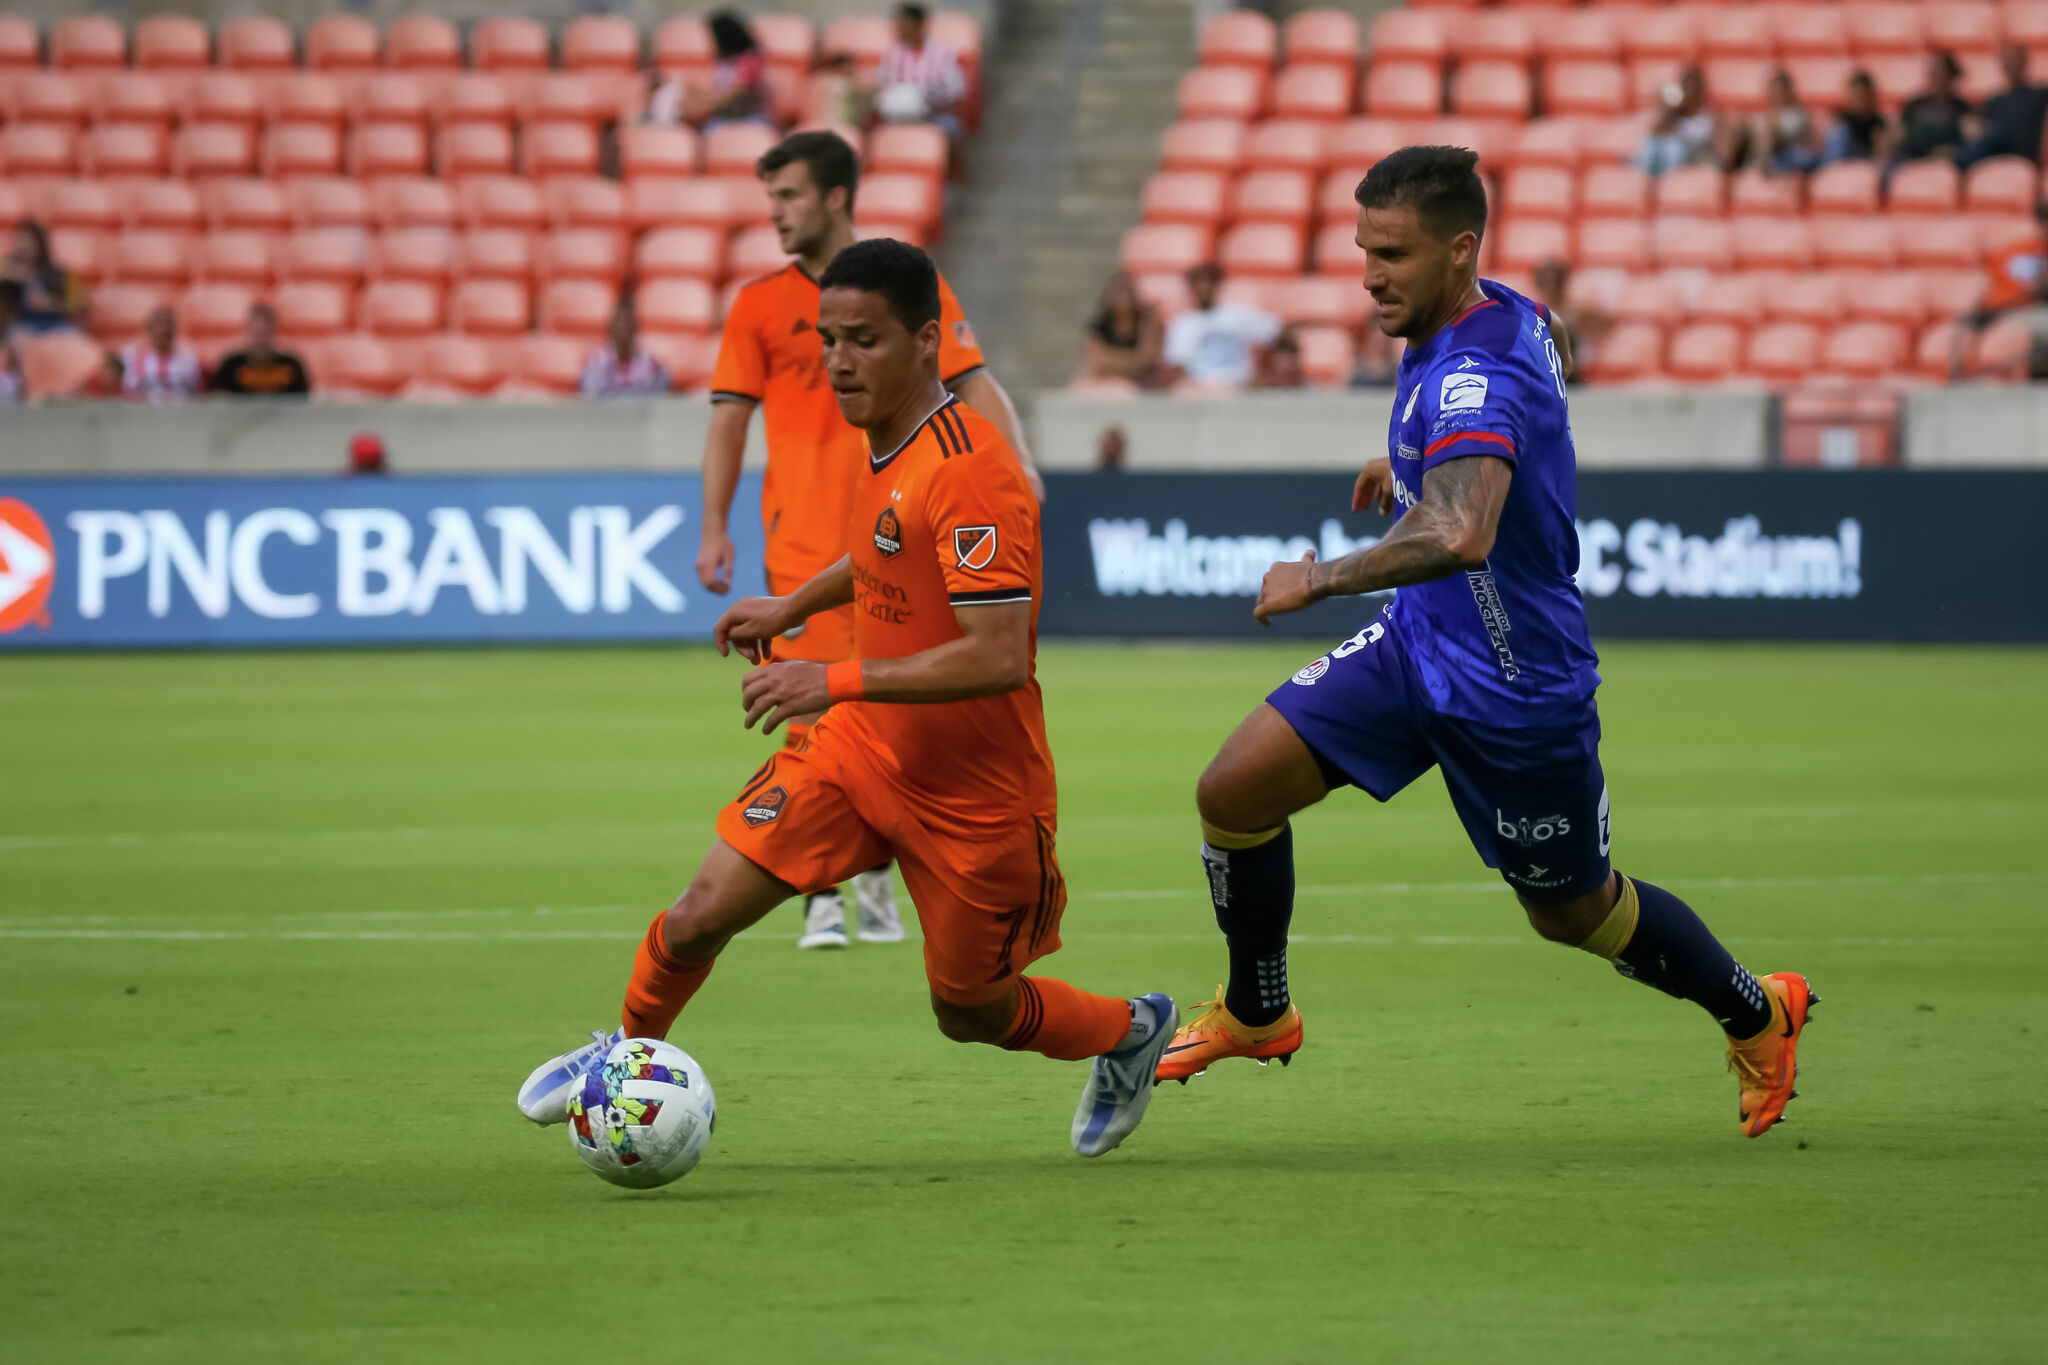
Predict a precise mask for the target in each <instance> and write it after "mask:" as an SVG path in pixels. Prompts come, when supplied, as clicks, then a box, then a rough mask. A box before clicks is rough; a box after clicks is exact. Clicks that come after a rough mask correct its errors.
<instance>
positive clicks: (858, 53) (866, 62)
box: [789, 14, 896, 70]
mask: <svg viewBox="0 0 2048 1365" xmlns="http://www.w3.org/2000/svg"><path fill="white" fill-rule="evenodd" d="M895 41H896V38H895V35H894V33H892V32H891V30H890V24H889V21H888V20H887V19H885V18H883V17H882V16H881V15H879V14H849V15H847V16H846V17H844V18H842V19H836V20H834V21H833V22H832V23H830V24H828V25H826V26H825V32H824V34H823V36H822V37H821V38H820V39H819V42H818V46H819V47H820V48H822V49H823V50H824V51H826V52H844V53H846V54H848V55H849V56H851V57H852V58H853V60H854V62H855V63H856V64H857V65H858V66H860V67H861V68H862V69H863V70H868V69H872V68H873V67H874V66H875V64H876V63H878V62H880V61H881V60H882V54H883V53H884V52H886V51H888V50H889V45H890V44H891V43H893V42H895ZM809 59H810V54H809V53H808V52H806V53H805V54H803V57H802V60H803V61H805V62H806V63H807V62H808V61H809ZM795 63H796V56H795V54H794V53H792V54H791V60H790V63H789V64H790V65H795Z"/></svg>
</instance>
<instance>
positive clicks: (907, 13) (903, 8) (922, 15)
mask: <svg viewBox="0 0 2048 1365" xmlns="http://www.w3.org/2000/svg"><path fill="white" fill-rule="evenodd" d="M896 17H897V18H898V19H910V20H913V21H915V22H916V23H920V24H922V23H924V22H925V21H926V20H928V19H930V18H931V17H932V16H931V11H930V10H928V9H926V8H925V7H924V6H923V5H916V4H902V5H898V6H897V7H896Z"/></svg>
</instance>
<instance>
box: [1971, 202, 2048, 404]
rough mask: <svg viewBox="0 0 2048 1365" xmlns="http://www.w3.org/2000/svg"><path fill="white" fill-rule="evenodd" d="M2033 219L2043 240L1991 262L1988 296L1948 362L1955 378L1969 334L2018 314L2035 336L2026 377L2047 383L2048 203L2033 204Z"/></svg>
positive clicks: (2024, 244)
mask: <svg viewBox="0 0 2048 1365" xmlns="http://www.w3.org/2000/svg"><path fill="white" fill-rule="evenodd" d="M2034 221H2035V222H2036V223H2037V224H2039V225H2040V227H2041V230H2042V236H2041V237H2036V238H2034V239H2032V240H2030V241H2024V242H2015V243H2014V244H2013V245H2011V246H2009V247H2007V248H2006V249H2005V250H2004V251H2001V252H2000V253H1999V254H1998V255H1996V256H1994V257H1993V258H1992V260H1991V278H1990V280H1989V281H1988V282H1987V283H1986V284H1985V287H1984V295H1983V297H1982V298H1981V299H1979V300H1978V303H1977V307H1976V308H1975V310H1973V311H1972V312H1970V313H1969V314H1967V315H1966V316H1964V318H1963V319H1962V323H1963V325H1962V326H1961V327H1958V328H1957V329H1956V338H1955V352H1954V354H1953V355H1952V356H1951V359H1950V364H1949V373H1950V377H1951V378H1955V377H1957V373H1958V372H1959V371H1960V369H1961V368H1962V348H1963V344H1964V340H1965V338H1966V336H1967V335H1968V334H1970V333H1977V332H1982V331H1983V330H1984V329H1985V328H1986V327H1989V326H1990V325H1991V324H1992V323H1993V322H1996V321H1997V320H1998V319H2000V318H2002V317H2011V316H2017V317H2019V318H2021V319H2022V320H2024V321H2025V322H2026V324H2027V326H2028V329H2029V330H2030V331H2031V332H2032V333H2033V335H2034V345H2033V350H2032V353H2031V354H2030V355H2029V357H2028V363H2027V375H2028V377H2029V378H2031V379H2048V201H2043V202H2042V203H2039V204H2036V205H2035V206H2034Z"/></svg>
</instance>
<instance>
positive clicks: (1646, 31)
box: [1616, 5, 1713, 62]
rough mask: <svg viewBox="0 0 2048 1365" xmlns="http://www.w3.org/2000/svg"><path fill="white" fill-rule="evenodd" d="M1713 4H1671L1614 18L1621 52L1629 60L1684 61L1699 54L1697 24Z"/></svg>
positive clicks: (1690, 59)
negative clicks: (1709, 5) (1701, 5)
mask: <svg viewBox="0 0 2048 1365" xmlns="http://www.w3.org/2000/svg"><path fill="white" fill-rule="evenodd" d="M1712 12H1713V7H1695V6H1692V5H1673V6H1671V7H1669V8H1663V7H1658V8H1650V9H1642V10H1637V11H1634V12H1632V13H1630V14H1629V15H1628V16H1627V18H1626V20H1625V21H1617V23H1616V28H1617V30H1618V31H1619V36H1620V38H1621V50H1622V55H1623V56H1624V57H1626V58H1627V59H1628V60H1629V61H1631V62H1634V61H1638V60H1646V59H1647V60H1663V61H1676V62H1687V61H1692V60H1693V59H1694V58H1696V57H1698V56H1699V53H1700V35H1699V26H1700V24H1701V22H1702V21H1703V20H1704V19H1705V17H1706V16H1707V15H1710V14H1711V13H1712Z"/></svg>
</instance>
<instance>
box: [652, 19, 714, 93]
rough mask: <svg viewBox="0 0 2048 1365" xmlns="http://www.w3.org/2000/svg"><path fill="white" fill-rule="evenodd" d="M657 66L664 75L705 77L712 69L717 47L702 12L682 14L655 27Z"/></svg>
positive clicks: (655, 57) (655, 63) (656, 68)
mask: <svg viewBox="0 0 2048 1365" xmlns="http://www.w3.org/2000/svg"><path fill="white" fill-rule="evenodd" d="M653 55H654V68H655V70H657V71H659V72H661V73H662V74H663V75H665V76H672V75H682V76H688V77H691V78H694V79H703V78H704V77H707V76H709V75H710V73H711V63H712V62H713V60H715V59H716V57H717V55H718V54H717V49H716V48H715V47H714V46H713V45H712V42H711V28H710V25H708V24H707V23H705V21H704V16H703V15H701V14H683V15H678V16H677V17H675V18H673V19H670V20H669V21H667V22H666V23H664V24H663V25H662V26H661V27H660V28H658V29H656V30H655V31H654V54H653Z"/></svg>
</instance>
